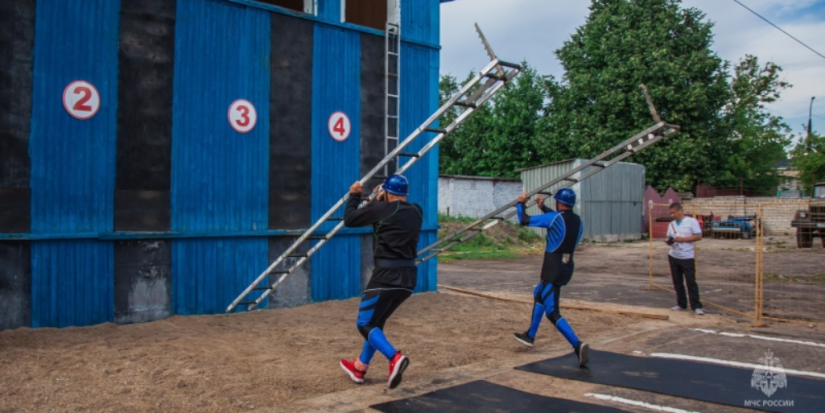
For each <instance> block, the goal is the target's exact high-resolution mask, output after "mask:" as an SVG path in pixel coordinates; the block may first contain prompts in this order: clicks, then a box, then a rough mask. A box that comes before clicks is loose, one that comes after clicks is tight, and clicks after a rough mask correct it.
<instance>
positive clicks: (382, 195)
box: [372, 185, 387, 201]
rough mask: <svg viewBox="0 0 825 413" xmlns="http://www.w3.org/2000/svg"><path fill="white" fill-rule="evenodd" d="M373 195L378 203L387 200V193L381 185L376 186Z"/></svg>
mask: <svg viewBox="0 0 825 413" xmlns="http://www.w3.org/2000/svg"><path fill="white" fill-rule="evenodd" d="M372 193H374V194H376V195H375V200H376V201H386V200H387V192H386V191H384V190H382V189H381V185H376V186H375V188H373V189H372Z"/></svg>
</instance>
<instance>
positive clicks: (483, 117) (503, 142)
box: [439, 62, 547, 177]
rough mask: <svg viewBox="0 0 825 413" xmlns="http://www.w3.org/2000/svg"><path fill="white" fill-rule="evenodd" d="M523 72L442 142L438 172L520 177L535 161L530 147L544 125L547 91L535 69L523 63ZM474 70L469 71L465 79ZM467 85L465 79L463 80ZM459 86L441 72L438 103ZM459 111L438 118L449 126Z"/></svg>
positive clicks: (445, 99) (535, 158) (535, 157)
mask: <svg viewBox="0 0 825 413" xmlns="http://www.w3.org/2000/svg"><path fill="white" fill-rule="evenodd" d="M522 66H523V70H522V72H521V74H520V75H519V76H518V77H517V78H516V79H515V80H514V81H512V82H510V83H508V84H507V85H505V86H504V88H503V90H502V91H500V92H499V93H498V94H497V95H496V96H494V97H493V98H492V99H491V102H490V103H488V104H486V105H484V106H481V107H479V108H478V110H477V112H476V113H475V114H473V116H472V117H470V118H469V119H468V120H467V121H466V122H465V123H464V124H463V125H462V126H461V127H460V128H459V129H458V130H456V132H454V133H453V134H450V135H448V136H447V137H445V139H444V140H443V141H442V144H441V148H440V151H441V152H440V154H439V156H440V159H441V161H440V163H441V164H440V167H441V172H443V173H448V174H459V175H478V176H502V177H515V176H518V173H517V172H516V170H517V169H520V168H524V167H528V166H534V165H536V164H537V163H538V160H539V159H538V153H537V150H536V149H535V147H534V145H535V144H536V143H537V142H538V140H537V137H538V136H540V135H541V134H542V133H543V131H542V126H543V123H542V122H541V119H542V118H543V116H544V110H543V109H544V101H545V99H546V96H547V94H546V89H545V87H544V81H543V80H542V78H541V77H540V76H539V75H538V73H536V71H535V69H533V68H532V67H530V66H529V64H527V63H526V62H523V63H522ZM472 76H473V74H472V73H471V74H470V76H469V77H468V79H467V80H469V79H470V78H471V77H472ZM465 84H466V80H465ZM457 90H458V84H457V82H456V81H455V78H454V77H452V76H442V78H441V84H440V91H441V101H442V104H443V103H444V102H446V101H447V99H449V97H450V96H452V95H453V94H454V93H455V92H456V91H457ZM458 113H459V110H458V109H457V108H454V110H451V111H448V112H447V113H445V114H444V115H443V116H442V117H441V120H440V124H441V125H443V126H446V125H448V124H449V123H450V122H451V121H452V120H453V119H455V117H456V116H457V115H458Z"/></svg>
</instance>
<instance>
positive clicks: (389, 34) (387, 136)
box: [384, 20, 401, 176]
mask: <svg viewBox="0 0 825 413" xmlns="http://www.w3.org/2000/svg"><path fill="white" fill-rule="evenodd" d="M398 21H400V20H398ZM384 52H385V53H384V155H387V154H389V153H390V152H392V150H393V149H395V147H396V146H398V136H399V135H400V133H399V126H400V120H399V113H400V111H401V110H400V109H401V77H400V75H401V26H400V25H399V24H397V23H390V22H387V30H386V34H385V36H384ZM396 169H398V159H393V160H392V161H390V162H387V164H386V165H384V176H390V175H392V174H393V173H394V172H395V170H396Z"/></svg>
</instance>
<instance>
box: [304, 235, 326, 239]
mask: <svg viewBox="0 0 825 413" xmlns="http://www.w3.org/2000/svg"><path fill="white" fill-rule="evenodd" d="M307 239H328V238H327V236H326V235H310V236H308V237H307Z"/></svg>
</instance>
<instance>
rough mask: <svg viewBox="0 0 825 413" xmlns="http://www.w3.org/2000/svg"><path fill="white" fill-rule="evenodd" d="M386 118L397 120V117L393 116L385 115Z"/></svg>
mask: <svg viewBox="0 0 825 413" xmlns="http://www.w3.org/2000/svg"><path fill="white" fill-rule="evenodd" d="M387 117H388V118H390V119H398V116H395V115H387Z"/></svg>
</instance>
